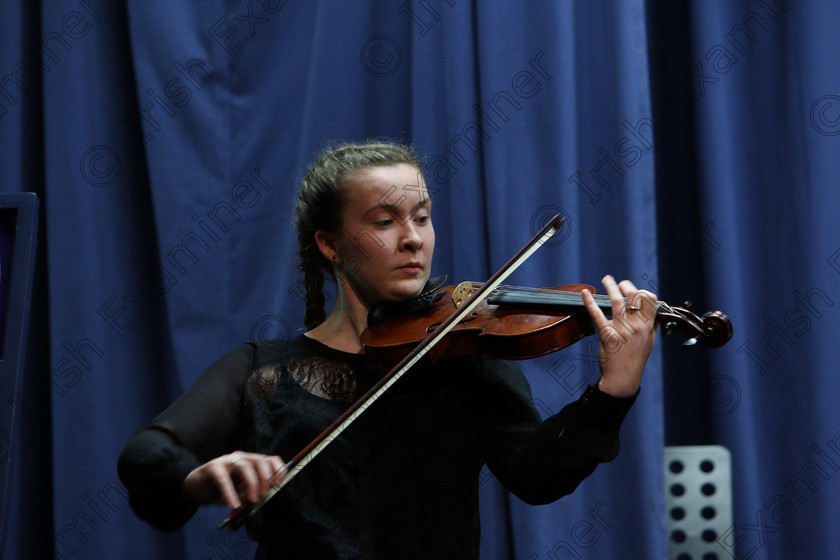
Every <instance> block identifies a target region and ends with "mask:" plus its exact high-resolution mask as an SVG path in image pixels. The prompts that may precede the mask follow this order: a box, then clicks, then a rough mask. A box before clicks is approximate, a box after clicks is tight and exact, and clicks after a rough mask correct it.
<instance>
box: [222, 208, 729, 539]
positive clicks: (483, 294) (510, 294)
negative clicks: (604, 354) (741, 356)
mask: <svg viewBox="0 0 840 560" xmlns="http://www.w3.org/2000/svg"><path fill="white" fill-rule="evenodd" d="M564 221H565V219H564V218H563V217H562V216H560V215H557V216H555V217H554V218H552V220H550V221H549V222H548V223H547V224H546V225H545V226H544V227H543V228H542V230H540V231H539V232H538V233H537V234H536V235H535V236H534V237H533V238H532V239H531V241H529V242H528V244H526V245H525V246H524V247H523V248H522V249H520V250H519V252H518V253H516V255H514V256H513V257H512V258H511V259H510V260H509V261H508V262H507V263H505V265H504V266H503V267H502V268H501V269H499V270H498V271H496V273H495V274H493V276H491V277H490V278H489V279H488V280H487V281H486V282H484V283H483V284H476V283H472V282H467V283H462V284H459V285H458V286H454V287H452V286H450V287H447V288H444V289H442V290H441V289H438V288H440V286H441V285H442V284H443V281H440V280H439V283H437V282H433V281H430V283H433V284H437V285H433V286H432V288H431V289H424V291H423V293H421V294H420V295H419V296H417V297H415V298H412V299H411V300H409V301H407V302H400V303H397V304H395V305H393V306H390V305H386V306H383V308H382V309H380V310H379V311H381V313H379V314H377V313H373V314H372V316H369V317H368V323H369V327H368V329H366V330H365V332H363V333H362V336H361V342H362V345H363V346H364V347H365V352H370V353H371V354H373V355H377V354H379V356H380V358H381V360H382V361H383V363H385V364H386V365H389V362H390V363H393V362H398V363H397V364H396V365H395V366H393V367H392V368H391V369H390V371H389V372H388V373H387V374H385V375H384V376H383V377H382V378H381V379H380V380H379V381H378V382H377V383H376V384H374V385H373V387H371V388H370V389H369V390H368V391H367V392H366V393H365V394H364V395H362V396H361V397H360V398H359V400H358V401H356V402H355V403H353V404H352V405H350V407H348V409H347V410H345V411H344V413H342V414H341V415H340V416H339V417H338V418H336V419H335V421H334V422H333V423H332V424H330V425H329V426H328V427H327V428H326V429H325V430H324V431H323V432H321V433H320V434H319V435H318V436H317V437H316V438H315V439H313V440H312V441H311V442H310V443H309V444H308V445H307V446H306V447H304V448H303V449H302V450H301V451H300V452H299V453H298V454H297V455H295V456H294V457H293V458H292V459H291V460H289V461H287V462H286V463H285V465H284V466H283V468H282V470H281V471H279V472H278V473H275V476H276V477H278V478H279V477H280V476H282V480H281V482H280V483H279V484H278V485H276V486H275V487H273V488H272V489H271V490H270V491H269V493H268V495H266V497H265V498H263V500H262V501H261V502H260V503H258V504H255V505H243V506H240V507H239V508H237V509H235V510H234V511H232V512H231V513H230V514H229V515H228V516H227V517H226V518H225V519H224V520H222V522H221V523H220V524H219V528H223V527H231V528H237V527H239V526H241V525H242V524H243V523H244V522H245V518H246V517H247V516H248V515H253V514H255V513H256V512H257V511H259V509H260V508H261V507H262V506H263V505H264V504H265V503H266V502H268V500H270V499H271V498H272V497H273V496H274V495H275V494H277V492H279V491H280V490H281V489H282V488H283V487H284V486H285V485H286V484H288V483H289V482H290V481H291V480H292V478H294V477H295V476H296V475H297V474H298V473H299V472H300V471H301V470H302V469H303V468H305V467H306V465H308V464H309V463H310V462H311V461H312V460H313V459H314V458H315V457H316V456H317V455H318V454H320V452H321V451H323V450H324V449H325V448H326V447H327V446H328V445H329V444H330V443H332V441H333V440H335V438H337V437H338V436H339V435H340V434H341V433H342V432H343V431H344V430H345V429H347V427H348V426H350V424H352V423H353V422H354V421H355V420H356V419H357V418H358V417H359V416H361V415H362V414H363V413H364V411H365V410H367V409H368V407H370V406H371V405H372V404H373V403H374V402H375V401H376V400H378V399H379V397H381V396H382V395H383V394H384V393H385V392H386V391H387V390H388V389H389V388H390V387H391V386H393V384H394V383H396V382H397V381H398V380H399V379H400V378H401V377H402V376H403V375H404V374H405V373H406V372H407V371H408V370H409V369H411V367H413V366H414V365H415V364H416V363H418V362H419V361H420V360H421V359H423V358H424V357H425V356H426V355H427V354H428V355H429V357H430V358H432V359H435V358H439V357H440V356H443V355H455V354H465V353H478V352H484V353H486V354H487V355H488V357H495V358H507V359H527V358H533V357H536V356H542V355H544V354H548V353H551V352H555V351H557V350H560V349H561V348H565V347H566V346H569V345H571V344H573V343H574V342H576V341H578V340H580V339H581V338H583V337H584V336H587V335H589V334H594V333H595V328H594V326H593V325H592V322H591V320H590V319H589V316H588V313H587V312H586V310H585V308H584V306H583V301H582V298H581V295H580V292H581V290H583V289H588V290H589V291H590V292H592V293H593V294H594V293H595V290H594V288H592V287H591V286H587V285H584V284H573V285H569V286H561V287H559V288H514V287H510V286H504V285H503V284H502V282H503V281H504V280H505V279H506V278H507V277H508V276H509V275H510V274H511V273H512V272H513V271H514V270H516V268H517V267H519V265H521V264H522V263H523V262H525V261H526V260H527V259H528V258H529V257H530V256H531V255H532V254H533V253H534V252H535V251H536V250H537V249H539V247H541V246H542V245H543V244H544V243H545V242H546V241H547V240H548V239H550V238H551V236H553V235H554V234H555V233H557V232H558V231H560V228H561V227H562V225H563V222H564ZM427 286H428V284H427ZM488 296H489V299H488ZM593 297H594V298H595V302H596V303H597V305H598V306H599V307H600V308H602V309H605V310H607V311H608V312H612V303H611V302H610V300H609V298H608V297H606V296H603V295H595V296H593ZM656 309H657V313H656V320H657V322H658V323H659V324H660V325H662V326H663V328H664V329H665V332H666V334H667V333H668V332H670V331H671V330H673V329H678V330H680V331H682V332H683V333H685V334H686V335H687V336H689V340H688V344H689V345H694V344H697V343H699V344H701V345H702V346H707V347H710V348H716V347H718V346H722V345H723V344H725V343H726V342H727V341H728V340H729V339H731V338H732V325H731V323H730V321H729V319H728V318H727V317H726V315H724V314H723V313H721V312H719V311H714V312H712V313H707V314H705V315H704V316H703V317H698V316H697V315H695V314H694V313H691V312H690V311H688V310H687V309H685V308H681V307H672V306H670V305H668V304H665V303H664V302H657V303H656ZM395 310H396V312H395ZM374 311H377V310H374ZM403 311H408V312H407V313H404V312H403ZM418 341H419V342H418Z"/></svg>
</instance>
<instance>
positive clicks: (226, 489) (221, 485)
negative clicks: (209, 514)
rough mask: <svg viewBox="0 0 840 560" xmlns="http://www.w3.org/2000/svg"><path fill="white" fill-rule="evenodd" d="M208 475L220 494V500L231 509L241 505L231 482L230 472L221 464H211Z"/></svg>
mask: <svg viewBox="0 0 840 560" xmlns="http://www.w3.org/2000/svg"><path fill="white" fill-rule="evenodd" d="M210 476H211V477H212V478H213V480H214V481H215V483H216V488H218V490H219V493H220V494H221V496H222V501H224V503H225V504H227V506H228V507H229V508H231V509H236V508H238V507H239V506H241V505H242V501H241V500H240V499H239V494H238V493H237V491H236V487H235V486H234V484H233V479H232V478H231V476H230V473H229V472H228V471H227V469H226V468H225V467H223V466H222V465H213V466H212V467H210Z"/></svg>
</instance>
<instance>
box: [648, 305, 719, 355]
mask: <svg viewBox="0 0 840 560" xmlns="http://www.w3.org/2000/svg"><path fill="white" fill-rule="evenodd" d="M688 305H690V304H688ZM656 318H657V320H658V321H659V323H660V325H662V332H663V334H664V335H665V336H668V335H669V334H670V333H671V332H672V331H673V330H677V331H679V332H680V333H682V334H683V335H685V336H686V338H687V339H688V340H686V341H685V342H684V343H683V346H685V347H690V346H694V345H696V344H699V345H700V346H704V347H706V348H720V347H721V346H723V345H724V344H726V343H727V342H729V340H730V339H731V338H732V322H731V321H730V320H729V317H727V316H726V314H725V313H722V312H720V311H710V312H709V313H704V314H703V316H702V317H701V316H699V315H697V314H696V313H693V312H692V311H689V310H688V309H687V308H686V307H674V306H670V305H667V304H663V306H662V307H661V308H660V310H659V312H658V313H657V317H656Z"/></svg>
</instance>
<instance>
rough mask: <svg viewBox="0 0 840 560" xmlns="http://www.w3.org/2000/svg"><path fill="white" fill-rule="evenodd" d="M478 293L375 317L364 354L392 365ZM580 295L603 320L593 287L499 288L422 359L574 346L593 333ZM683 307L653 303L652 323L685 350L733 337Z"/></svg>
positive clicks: (454, 290)
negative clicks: (679, 337) (678, 338)
mask: <svg viewBox="0 0 840 560" xmlns="http://www.w3.org/2000/svg"><path fill="white" fill-rule="evenodd" d="M443 278H444V279H445V277H443ZM434 280H439V279H434ZM434 280H433V281H431V282H432V283H433V284H434V283H435V282H434ZM481 287H482V284H480V283H475V282H462V283H461V284H458V285H457V286H447V287H444V288H439V289H432V290H427V292H426V293H425V294H422V295H421V296H418V298H415V300H411V301H410V302H409V303H407V304H406V303H403V302H401V303H398V304H395V305H394V306H392V307H395V308H396V310H390V311H387V312H384V313H383V312H380V314H382V315H385V316H384V317H382V318H379V317H377V316H376V314H374V316H373V317H372V318H369V320H368V328H367V329H366V330H365V331H364V332H363V333H362V336H361V343H362V346H364V348H365V354H369V355H371V356H372V357H373V359H374V360H376V361H378V362H380V363H382V364H383V365H386V366H393V365H394V364H396V363H398V362H399V361H400V359H402V358H403V356H405V355H406V354H408V353H409V351H410V350H411V349H412V348H413V347H415V346H416V345H417V344H418V343H419V342H421V341H422V340H423V339H424V338H425V337H426V336H428V335H429V334H430V333H432V332H434V331H435V329H437V328H439V327H440V325H441V324H443V322H444V320H446V318H447V317H449V316H450V315H451V314H452V313H453V312H454V311H455V310H456V309H458V308H459V307H460V306H461V305H463V304H464V302H465V301H467V299H468V298H469V297H470V296H471V295H472V294H473V293H475V292H476V291H477V290H479V289H480V288H481ZM584 289H587V290H589V291H590V292H592V294H593V297H594V299H595V303H596V304H597V305H598V307H600V308H601V309H602V310H604V311H605V312H606V313H607V314H610V313H612V302H611V301H610V299H609V297H608V296H605V295H596V294H595V288H593V287H592V286H587V285H585V284H571V285H567V286H558V287H554V288H523V287H518V286H504V285H502V286H499V287H498V288H496V289H495V290H493V291H492V292H491V293H490V295H489V296H487V297H486V298H485V299H482V300H481V302H479V304H478V306H477V307H476V308H475V309H474V310H473V311H472V312H471V313H469V314H468V315H467V316H466V317H465V318H463V319H461V320H460V321H459V322H458V323H457V324H456V325H455V326H454V327H453V328H452V330H451V331H450V332H449V334H447V336H446V337H445V338H444V339H443V340H441V341H440V342H439V343H438V344H437V345H435V346H434V348H433V349H431V350H430V351H429V352H428V354H427V356H429V358H431V360H432V361H433V362H434V361H437V360H438V359H440V358H441V357H443V356H457V355H463V354H477V353H482V354H485V355H486V356H487V357H488V358H491V359H493V358H499V359H505V360H528V359H531V358H536V357H539V356H543V355H545V354H550V353H552V352H556V351H558V350H561V349H563V348H566V347H567V346H571V345H572V344H574V343H575V342H577V341H579V340H581V339H582V338H584V337H585V336H589V335H592V334H595V327H594V325H593V324H592V320H591V319H590V317H589V313H588V312H587V311H586V309H585V308H584V304H583V299H582V298H581V295H580V292H581V291H582V290H584ZM418 302H419V303H418ZM688 306H690V303H689V304H688V305H686V306H684V307H677V306H671V305H668V304H667V303H665V302H663V301H657V302H656V306H655V307H656V309H657V312H656V317H655V318H653V319H654V320H656V321H657V323H658V324H659V325H660V326H661V327H662V330H663V333H664V334H665V335H668V334H670V333H671V332H672V331H674V330H677V331H679V332H681V333H682V334H683V335H685V336H686V337H687V338H688V340H687V341H686V342H685V343H684V344H683V345H684V346H693V345H695V344H699V345H700V346H704V347H707V348H718V347H720V346H723V345H724V344H726V342H728V341H729V340H730V339H731V338H732V323H731V322H730V321H729V318H728V317H727V316H726V315H725V314H724V313H722V312H720V311H712V312H710V313H706V314H704V315H703V316H699V315H697V314H695V313H693V312H692V311H689V309H688V308H687V307H688ZM400 307H408V308H409V309H410V311H409V312H407V313H401V312H400V311H399V308H400Z"/></svg>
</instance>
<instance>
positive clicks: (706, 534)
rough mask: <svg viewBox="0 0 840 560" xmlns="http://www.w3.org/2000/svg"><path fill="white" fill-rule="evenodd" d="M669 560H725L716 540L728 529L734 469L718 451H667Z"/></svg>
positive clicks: (723, 452) (707, 448)
mask: <svg viewBox="0 0 840 560" xmlns="http://www.w3.org/2000/svg"><path fill="white" fill-rule="evenodd" d="M665 516H666V519H667V527H668V559H669V560H723V559H724V558H727V559H728V555H726V554H725V549H724V548H723V547H722V546H721V545H720V544H718V542H717V541H718V539H719V538H720V536H721V535H722V534H724V532H725V531H727V530H728V529H729V528H730V527H731V526H732V468H731V458H730V455H729V450H728V449H726V448H725V447H721V446H719V445H703V446H678V447H666V448H665Z"/></svg>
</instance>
